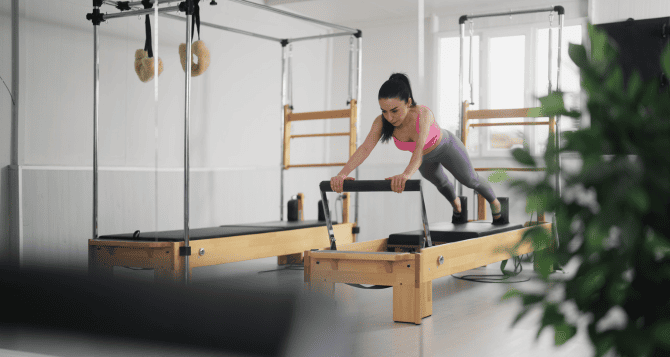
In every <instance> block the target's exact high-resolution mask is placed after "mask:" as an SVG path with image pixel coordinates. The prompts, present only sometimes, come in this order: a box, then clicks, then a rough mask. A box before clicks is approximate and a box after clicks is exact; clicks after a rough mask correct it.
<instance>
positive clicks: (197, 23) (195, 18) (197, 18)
mask: <svg viewBox="0 0 670 357" xmlns="http://www.w3.org/2000/svg"><path fill="white" fill-rule="evenodd" d="M199 2H200V0H195V4H194V7H193V21H192V22H191V42H193V35H194V34H195V31H194V27H197V28H198V41H200V4H199Z"/></svg>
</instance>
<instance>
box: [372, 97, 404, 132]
mask: <svg viewBox="0 0 670 357" xmlns="http://www.w3.org/2000/svg"><path fill="white" fill-rule="evenodd" d="M410 105H412V98H409V99H407V102H405V101H403V100H401V99H400V98H382V99H380V100H379V107H381V109H382V115H383V116H384V119H386V120H387V121H388V122H389V123H391V124H393V126H396V127H398V126H401V125H402V124H403V123H404V122H405V118H407V113H409V107H410Z"/></svg>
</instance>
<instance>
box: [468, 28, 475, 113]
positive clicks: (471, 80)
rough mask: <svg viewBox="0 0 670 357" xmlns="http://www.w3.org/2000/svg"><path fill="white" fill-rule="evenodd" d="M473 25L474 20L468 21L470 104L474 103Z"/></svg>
mask: <svg viewBox="0 0 670 357" xmlns="http://www.w3.org/2000/svg"><path fill="white" fill-rule="evenodd" d="M473 26H474V22H472V21H470V61H469V62H470V68H469V70H470V104H471V105H474V104H475V86H474V82H475V80H474V77H475V75H474V68H473V67H474V60H473V57H472V48H473V47H475V46H473V45H472V44H473V43H474V41H473V38H474V37H473V29H472V27H473Z"/></svg>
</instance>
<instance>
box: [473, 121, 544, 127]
mask: <svg viewBox="0 0 670 357" xmlns="http://www.w3.org/2000/svg"><path fill="white" fill-rule="evenodd" d="M469 125H470V126H471V127H475V126H503V125H549V122H548V121H539V122H529V121H521V122H513V123H482V124H469Z"/></svg>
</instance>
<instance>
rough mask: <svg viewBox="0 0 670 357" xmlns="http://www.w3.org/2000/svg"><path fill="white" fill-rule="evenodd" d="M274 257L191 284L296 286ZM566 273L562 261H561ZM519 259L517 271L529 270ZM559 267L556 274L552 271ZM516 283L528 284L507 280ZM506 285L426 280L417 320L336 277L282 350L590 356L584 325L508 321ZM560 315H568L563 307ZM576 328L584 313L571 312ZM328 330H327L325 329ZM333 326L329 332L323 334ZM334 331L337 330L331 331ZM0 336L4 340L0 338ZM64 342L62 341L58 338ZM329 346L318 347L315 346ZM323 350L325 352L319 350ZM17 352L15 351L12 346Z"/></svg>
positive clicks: (89, 344)
mask: <svg viewBox="0 0 670 357" xmlns="http://www.w3.org/2000/svg"><path fill="white" fill-rule="evenodd" d="M276 261H277V260H276V258H265V259H258V260H254V261H246V262H239V263H232V264H226V265H221V266H214V267H203V268H197V269H194V272H193V280H192V281H193V283H206V282H208V281H216V277H217V276H222V275H225V276H227V277H229V278H234V279H235V278H237V277H239V283H240V284H243V285H246V286H251V287H253V286H266V287H275V288H276V289H278V290H279V289H287V288H289V289H302V287H303V272H302V270H281V271H273V272H266V273H261V274H258V273H257V272H259V271H263V270H272V269H277V265H276ZM565 270H566V272H567V273H568V274H569V273H570V267H566V268H565ZM467 273H469V274H498V273H500V270H499V264H491V265H489V266H487V267H486V268H484V267H482V268H477V269H473V270H471V271H468V272H467ZM533 274H534V272H533V271H532V265H530V264H524V271H523V273H522V275H521V276H520V277H521V278H523V277H528V276H531V275H533ZM556 274H562V273H560V272H559V273H556ZM115 276H117V277H126V278H132V279H139V280H146V281H147V282H151V281H152V276H151V272H150V271H130V270H127V269H123V268H115ZM513 285H514V287H516V288H518V289H522V290H526V289H532V283H530V282H525V283H519V284H513ZM508 287H509V285H506V284H487V283H474V282H467V281H462V280H458V279H455V278H453V277H451V276H449V277H445V278H441V279H437V280H435V281H434V282H433V316H431V317H428V318H425V319H423V323H422V324H421V325H414V324H407V323H394V322H393V321H392V318H391V310H392V295H393V292H392V289H384V290H361V289H356V288H354V287H350V286H347V285H342V284H336V291H335V295H336V305H335V307H334V309H335V310H334V316H330V317H325V318H324V316H320V317H319V320H318V321H309V320H310V318H309V316H304V315H305V314H302V315H301V316H299V319H300V321H298V324H299V325H303V327H306V328H302V329H301V330H302V332H299V333H296V334H295V335H292V338H291V341H289V350H288V352H287V354H286V355H290V356H303V355H304V356H309V355H316V354H314V353H313V352H314V351H312V350H310V347H309V346H308V344H305V343H302V341H323V342H322V343H319V344H320V345H321V346H322V350H321V352H320V353H319V355H329V356H330V355H339V356H519V357H523V356H528V357H531V356H532V357H536V356H543V357H546V356H566V357H581V356H584V357H586V356H591V355H593V348H592V347H591V346H590V344H589V342H588V336H587V334H586V331H585V330H584V329H581V331H579V332H578V335H577V336H575V337H574V338H573V339H572V340H571V341H569V342H568V343H566V345H564V346H562V347H561V348H556V347H554V346H553V338H554V337H553V330H552V329H549V328H547V329H545V330H544V331H543V332H542V334H541V335H540V337H539V339H538V340H536V339H535V334H536V331H537V330H536V326H537V324H538V321H539V319H540V317H541V316H540V312H539V311H533V312H532V313H531V314H530V315H529V316H527V317H525V318H524V319H523V320H521V322H520V323H519V324H518V325H517V326H515V327H514V328H510V324H511V322H512V320H513V319H514V317H515V316H516V313H517V312H518V311H519V310H520V306H521V304H520V302H518V301H513V302H505V303H501V302H500V296H502V295H503V294H504V292H505V291H506V289H507V288H508ZM307 315H308V314H307ZM568 316H575V315H574V314H569V315H568ZM577 321H578V323H579V325H580V326H581V327H585V326H586V323H587V320H585V319H584V318H581V319H577ZM333 332H334V333H333ZM331 333H333V334H331ZM338 333H340V334H339V335H338ZM5 337H7V338H2V339H0V356H13V355H16V356H26V357H27V356H142V357H147V356H179V355H192V356H205V355H211V354H206V353H202V354H198V353H196V351H193V350H190V351H188V352H187V353H186V354H184V353H185V352H186V351H184V350H179V349H174V348H172V347H169V348H168V347H167V346H160V345H147V344H142V343H140V342H118V341H106V342H104V343H103V344H100V341H90V340H86V339H81V338H79V339H78V338H76V337H72V336H70V337H69V338H68V336H65V337H64V336H55V335H49V334H48V333H45V334H43V335H41V336H19V335H15V336H14V337H13V338H12V337H11V336H6V335H5ZM3 341H4V342H3ZM64 341H67V343H64ZM329 345H330V346H331V347H323V346H329ZM324 350H328V353H327V354H323V351H324ZM17 351H18V352H17Z"/></svg>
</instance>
